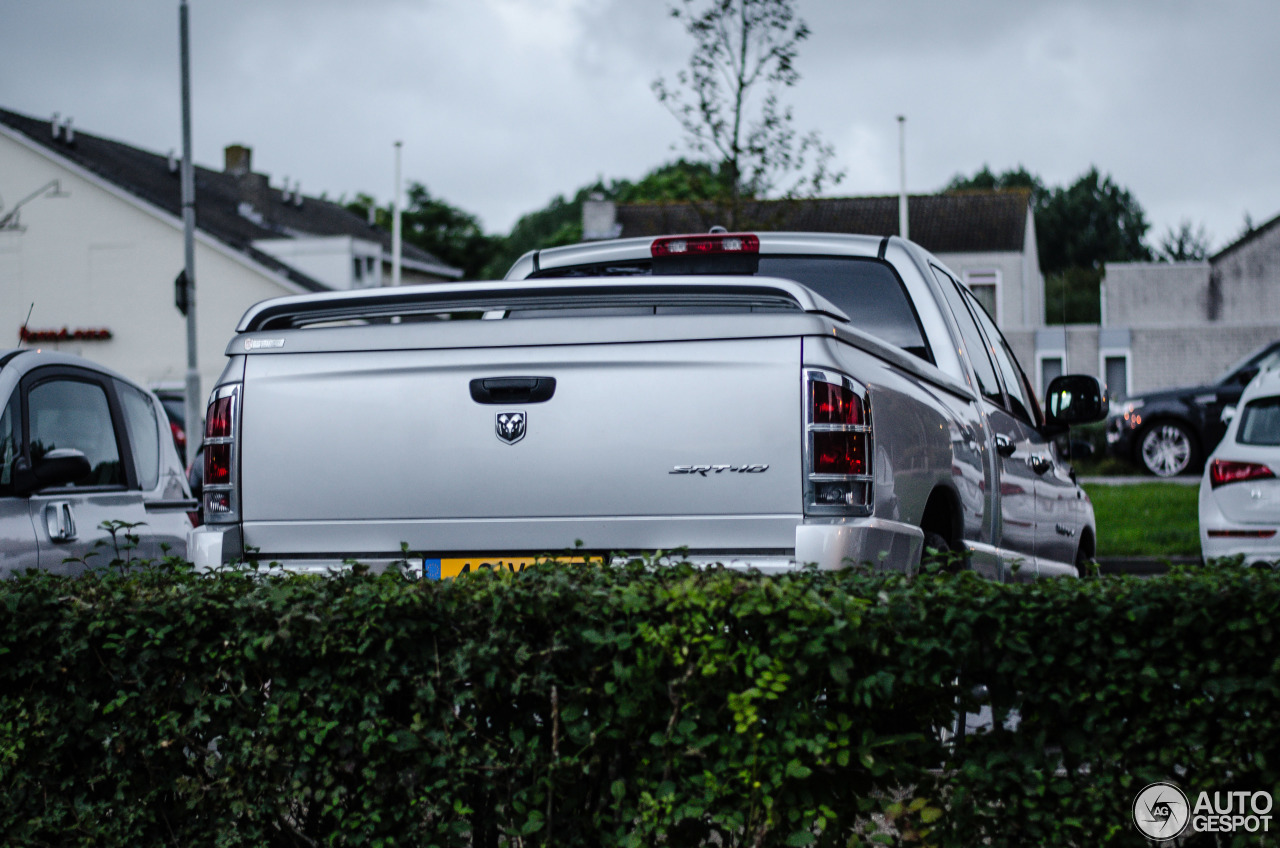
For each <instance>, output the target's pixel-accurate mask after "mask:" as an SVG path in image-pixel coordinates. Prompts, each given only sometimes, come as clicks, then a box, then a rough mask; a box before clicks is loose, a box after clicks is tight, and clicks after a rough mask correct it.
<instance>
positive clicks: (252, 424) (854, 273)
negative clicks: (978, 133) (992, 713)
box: [189, 233, 1104, 580]
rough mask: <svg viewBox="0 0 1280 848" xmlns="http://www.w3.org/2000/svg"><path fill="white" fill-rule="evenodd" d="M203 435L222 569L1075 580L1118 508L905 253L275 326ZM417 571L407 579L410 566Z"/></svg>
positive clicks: (554, 288) (1065, 386)
mask: <svg viewBox="0 0 1280 848" xmlns="http://www.w3.org/2000/svg"><path fill="white" fill-rule="evenodd" d="M227 354H228V356H229V359H230V361H229V363H228V365H227V367H226V370H225V371H224V372H223V374H222V376H221V378H220V379H219V381H218V385H217V386H216V387H215V388H214V390H213V392H212V395H211V400H210V404H209V409H208V415H207V425H206V433H205V448H204V454H205V484H204V494H203V506H204V518H205V521H206V524H205V525H204V526H202V527H200V528H197V529H196V530H194V531H193V532H192V533H191V535H190V538H189V551H190V555H191V557H192V558H193V560H194V561H195V562H196V564H197V565H198V566H200V567H204V568H208V567H215V566H217V565H218V564H220V563H225V562H231V561H235V560H239V559H246V558H254V559H257V560H258V561H259V562H262V563H266V562H278V563H280V564H281V565H282V566H284V567H287V568H291V569H316V570H324V569H328V568H332V567H335V566H339V565H341V564H342V563H343V562H344V561H350V560H358V561H361V562H364V563H368V564H370V565H372V566H374V567H379V566H385V565H387V564H390V563H391V562H395V561H401V560H404V559H406V558H407V559H408V560H409V562H410V563H411V564H412V565H413V566H414V567H415V568H420V569H421V570H422V573H423V574H424V575H426V576H429V577H447V576H451V575H454V574H458V573H460V572H465V571H467V570H470V569H475V568H481V567H490V568H492V567H499V568H502V567H505V568H519V567H520V566H521V565H522V564H524V563H526V562H529V561H532V558H533V557H534V556H536V555H539V554H543V553H553V554H554V553H563V552H565V551H566V550H568V549H571V548H572V549H574V550H575V551H576V552H577V553H579V554H581V555H599V556H608V555H610V554H611V553H615V552H624V551H625V552H629V553H638V552H648V551H671V550H673V549H685V550H686V551H687V553H688V556H689V557H690V558H691V559H693V560H695V561H702V562H722V563H726V564H729V565H735V566H743V567H754V568H758V569H761V570H764V571H781V570H787V569H794V568H797V567H800V566H802V565H803V564H806V563H817V564H818V565H819V566H820V567H822V568H839V567H842V566H845V565H848V564H850V563H871V564H873V565H876V566H880V567H892V568H902V569H910V568H912V567H914V566H915V565H916V564H917V563H918V562H919V560H920V558H921V554H922V551H924V550H926V548H930V549H937V550H943V551H947V550H949V551H956V552H960V553H962V554H963V555H964V556H965V557H966V560H967V562H968V563H969V565H970V566H971V567H972V568H973V569H975V570H977V571H979V572H980V573H983V574H985V575H986V576H989V577H992V578H994V579H1001V580H1010V579H1029V578H1034V577H1036V576H1041V575H1059V574H1075V573H1076V568H1077V565H1078V564H1079V563H1080V562H1082V561H1084V560H1085V559H1087V558H1089V557H1091V556H1092V554H1093V551H1094V540H1095V538H1096V536H1095V527H1094V518H1093V509H1092V506H1091V505H1090V503H1089V500H1088V498H1087V497H1086V496H1085V494H1084V493H1083V491H1082V490H1081V489H1080V488H1079V486H1077V485H1076V483H1075V481H1074V478H1073V476H1072V475H1071V472H1070V469H1069V468H1068V467H1066V466H1065V465H1064V464H1063V463H1062V462H1061V461H1060V459H1059V457H1058V455H1057V453H1056V449H1055V446H1054V438H1055V437H1057V436H1059V435H1061V434H1063V433H1064V432H1065V430H1066V427H1067V426H1068V425H1069V424H1072V423H1078V422H1084V421H1090V420H1098V419H1100V418H1101V417H1102V415H1103V414H1104V409H1103V403H1102V397H1101V391H1100V389H1099V386H1098V383H1097V381H1096V380H1094V379H1093V378H1091V377H1079V376H1068V377H1063V378H1059V379H1058V380H1057V381H1055V383H1054V384H1053V385H1051V386H1050V390H1049V397H1048V403H1047V417H1046V415H1045V414H1042V412H1041V408H1040V405H1039V404H1038V403H1037V402H1036V400H1035V398H1034V396H1033V394H1032V392H1031V391H1030V388H1029V384H1028V382H1027V380H1026V378H1025V376H1024V375H1023V373H1022V371H1021V369H1020V368H1019V367H1018V365H1017V363H1016V361H1015V360H1014V358H1013V356H1012V354H1011V353H1010V351H1009V348H1008V345H1007V344H1006V343H1005V341H1004V339H1003V338H1002V337H1001V335H1000V333H999V331H998V330H997V329H996V327H995V325H994V324H993V323H992V322H991V320H990V318H988V317H987V316H986V313H985V312H983V311H982V308H981V306H979V305H978V303H977V302H976V301H975V300H974V299H973V297H972V296H971V295H970V294H969V293H968V291H967V290H966V289H965V288H964V286H963V285H961V284H960V283H959V282H957V281H956V279H955V277H954V276H953V275H952V274H951V273H950V272H948V271H947V269H946V268H945V267H943V266H942V264H941V263H940V262H938V261H937V259H936V258H934V257H932V256H931V255H930V254H929V253H927V252H926V251H924V250H923V249H921V248H920V247H919V246H917V245H915V244H913V243H911V242H908V241H903V240H901V239H897V238H888V239H882V238H872V237H859V236H826V235H824V236H818V235H805V234H782V233H760V234H727V233H713V234H708V235H698V236H682V237H671V238H663V239H657V240H648V239H645V240H635V239H632V240H619V241H613V242H605V243H599V244H592V245H581V246H573V247H566V248H557V249H552V250H544V251H541V252H537V253H533V254H529V255H527V256H526V257H524V258H522V259H521V260H520V262H518V263H517V264H516V266H515V267H513V269H512V271H511V272H510V273H509V275H508V279H507V280H506V281H503V282H486V283H459V284H443V285H432V286H417V287H405V288H397V289H379V290H363V291H351V292H341V293H332V294H318V295H302V296H296V297H286V298H279V299H275V300H270V301H266V302H263V303H260V304H258V305H256V306H254V307H253V308H252V309H250V310H249V311H248V312H247V313H246V314H245V316H244V318H243V319H242V320H241V322H240V324H239V326H238V328H237V335H236V336H235V337H234V338H233V339H232V341H231V343H230V346H229V347H228V349H227ZM406 552H407V553H408V556H407V557H406Z"/></svg>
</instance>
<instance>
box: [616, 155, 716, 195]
mask: <svg viewBox="0 0 1280 848" xmlns="http://www.w3.org/2000/svg"><path fill="white" fill-rule="evenodd" d="M727 173H728V172H727V171H723V170H721V169H719V168H716V167H715V166H713V165H708V164H707V163H705V162H690V161H688V160H687V159H677V160H676V161H674V162H668V163H667V164H665V165H660V166H658V167H657V168H654V169H653V170H652V171H650V172H649V173H647V174H645V175H644V177H642V178H641V179H640V181H639V182H637V183H631V182H628V181H626V180H619V181H616V182H614V183H613V184H612V185H611V187H610V188H611V194H612V199H614V200H617V201H618V202H619V203H674V202H689V201H700V200H714V199H715V198H718V197H723V196H724V195H725V194H726V193H728V192H729V191H730V185H729V181H728V179H727V178H726V174H727Z"/></svg>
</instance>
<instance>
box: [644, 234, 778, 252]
mask: <svg viewBox="0 0 1280 848" xmlns="http://www.w3.org/2000/svg"><path fill="white" fill-rule="evenodd" d="M759 252H760V238H759V237H758V236H754V235H752V234H751V233H712V234H710V235H696V236H665V237H663V238H660V239H654V241H653V244H651V245H650V246H649V253H650V254H651V255H652V256H686V255H690V254H693V255H702V254H708V253H759Z"/></svg>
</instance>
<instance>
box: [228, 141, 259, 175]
mask: <svg viewBox="0 0 1280 848" xmlns="http://www.w3.org/2000/svg"><path fill="white" fill-rule="evenodd" d="M223 154H224V156H225V157H226V167H225V168H224V169H223V170H224V171H225V172H226V173H228V174H233V175H235V176H237V177H239V176H243V175H244V174H247V173H249V172H250V171H251V170H253V169H252V168H251V167H250V166H249V165H250V160H251V159H252V158H253V150H251V149H250V148H248V147H246V146H244V145H243V144H229V145H227V146H226V147H225V148H224V149H223Z"/></svg>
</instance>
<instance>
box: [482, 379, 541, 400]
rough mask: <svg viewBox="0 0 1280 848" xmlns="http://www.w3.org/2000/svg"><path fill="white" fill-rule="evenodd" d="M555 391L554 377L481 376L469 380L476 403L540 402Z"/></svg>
mask: <svg viewBox="0 0 1280 848" xmlns="http://www.w3.org/2000/svg"><path fill="white" fill-rule="evenodd" d="M555 393H556V378H555V377H482V378H480V379H476V380H472V381H471V399H472V400H474V401H475V402H476V403H494V404H509V403H542V402H543V401H545V400H550V399H551V396H552V395H553V394H555Z"/></svg>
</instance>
